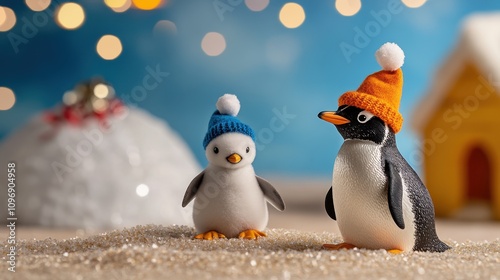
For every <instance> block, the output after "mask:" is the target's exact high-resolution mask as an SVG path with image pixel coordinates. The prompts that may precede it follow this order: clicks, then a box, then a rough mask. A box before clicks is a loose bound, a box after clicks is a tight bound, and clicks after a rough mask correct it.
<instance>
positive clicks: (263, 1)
mask: <svg viewBox="0 0 500 280" xmlns="http://www.w3.org/2000/svg"><path fill="white" fill-rule="evenodd" d="M245 5H247V7H248V9H250V10H251V11H254V12H260V11H262V10H264V9H265V8H266V7H267V5H269V0H245Z"/></svg>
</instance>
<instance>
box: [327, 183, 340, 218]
mask: <svg viewBox="0 0 500 280" xmlns="http://www.w3.org/2000/svg"><path fill="white" fill-rule="evenodd" d="M325 209H326V213H327V214H328V216H330V218H332V219H334V220H335V221H336V220H337V215H335V208H334V207H333V187H330V190H329V191H328V193H327V194H326V197H325Z"/></svg>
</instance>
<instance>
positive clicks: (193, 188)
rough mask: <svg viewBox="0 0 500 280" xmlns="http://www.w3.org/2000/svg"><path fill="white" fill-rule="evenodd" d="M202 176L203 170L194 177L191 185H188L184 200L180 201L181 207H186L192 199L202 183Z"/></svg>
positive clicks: (203, 174)
mask: <svg viewBox="0 0 500 280" xmlns="http://www.w3.org/2000/svg"><path fill="white" fill-rule="evenodd" d="M203 176H205V170H203V171H201V173H200V174H198V175H197V176H196V177H194V179H193V180H192V181H191V183H189V186H188V188H187V189H186V193H185V194H184V199H182V207H186V205H188V204H189V202H191V200H193V199H194V197H195V195H196V193H197V192H198V189H199V188H200V185H201V182H202V181H203Z"/></svg>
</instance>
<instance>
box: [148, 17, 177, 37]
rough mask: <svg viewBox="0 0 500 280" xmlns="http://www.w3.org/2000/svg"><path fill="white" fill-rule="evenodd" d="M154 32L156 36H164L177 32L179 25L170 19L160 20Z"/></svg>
mask: <svg viewBox="0 0 500 280" xmlns="http://www.w3.org/2000/svg"><path fill="white" fill-rule="evenodd" d="M153 34H154V35H155V36H162V35H165V34H167V35H168V34H172V35H175V34H177V26H176V25H175V23H173V22H172V21H170V20H159V21H158V22H157V23H156V24H155V27H154V28H153Z"/></svg>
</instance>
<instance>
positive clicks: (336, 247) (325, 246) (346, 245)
mask: <svg viewBox="0 0 500 280" xmlns="http://www.w3.org/2000/svg"><path fill="white" fill-rule="evenodd" d="M354 248H356V246H354V245H352V244H349V243H345V242H343V243H339V244H323V249H326V250H342V249H346V250H350V249H354ZM387 252H389V253H391V254H394V255H398V254H401V253H403V251H402V250H399V249H392V250H387Z"/></svg>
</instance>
